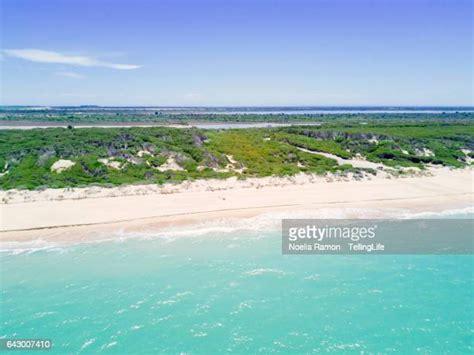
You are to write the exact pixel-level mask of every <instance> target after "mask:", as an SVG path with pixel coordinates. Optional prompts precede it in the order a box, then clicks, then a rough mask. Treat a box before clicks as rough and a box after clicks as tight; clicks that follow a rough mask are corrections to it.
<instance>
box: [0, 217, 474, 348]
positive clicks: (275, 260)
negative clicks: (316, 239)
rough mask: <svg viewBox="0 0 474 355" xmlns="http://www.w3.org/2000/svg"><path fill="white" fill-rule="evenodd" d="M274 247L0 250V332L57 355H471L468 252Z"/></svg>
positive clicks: (105, 245) (259, 242) (153, 241)
mask: <svg viewBox="0 0 474 355" xmlns="http://www.w3.org/2000/svg"><path fill="white" fill-rule="evenodd" d="M463 217H464V218H466V215H464V216H463ZM467 217H468V218H472V217H473V216H472V215H469V216H467ZM280 238H281V235H280V232H278V231H271V232H270V231H267V232H265V231H259V230H253V231H252V230H233V231H231V230H225V231H222V230H220V231H219V230H214V231H212V230H211V231H209V233H193V231H192V230H190V231H188V232H187V233H184V234H183V235H179V236H176V235H175V236H168V237H167V236H166V235H161V236H160V237H155V236H154V235H153V233H148V234H146V235H141V236H133V238H121V239H120V240H118V241H108V242H100V243H91V244H78V245H72V246H68V247H63V248H57V247H56V248H47V249H43V250H37V251H29V252H21V253H18V252H12V251H11V250H10V251H4V252H2V254H1V309H0V311H1V313H0V314H1V320H0V321H1V332H0V335H1V337H2V338H30V337H31V338H47V339H52V341H53V344H54V345H53V346H54V347H53V350H52V353H58V354H65V353H89V352H99V351H103V352H109V353H120V354H131V353H157V352H160V353H170V354H177V353H187V354H194V353H196V354H197V353H201V354H216V353H223V352H233V353H258V352H260V353H272V352H281V353H308V352H344V353H351V352H357V353H360V352H364V353H390V352H394V353H402V354H409V353H415V352H419V353H449V352H451V353H456V354H458V353H469V352H471V353H472V351H473V349H474V321H473V319H474V297H473V296H474V289H473V285H474V283H473V270H474V257H473V256H408V255H406V256H389V255H379V256H373V255H371V256H365V255H359V256H340V255H336V256H318V255H311V256H283V255H281V239H280ZM49 353H51V352H49Z"/></svg>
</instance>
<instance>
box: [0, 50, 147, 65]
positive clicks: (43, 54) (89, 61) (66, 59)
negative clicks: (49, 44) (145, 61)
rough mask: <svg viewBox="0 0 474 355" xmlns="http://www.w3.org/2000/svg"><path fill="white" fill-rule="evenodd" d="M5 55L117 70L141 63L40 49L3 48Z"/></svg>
mask: <svg viewBox="0 0 474 355" xmlns="http://www.w3.org/2000/svg"><path fill="white" fill-rule="evenodd" d="M3 53H5V54H6V55H7V56H10V57H15V58H21V59H24V60H29V61H32V62H38V63H51V64H66V65H76V66H81V67H105V68H111V69H118V70H130V69H138V68H140V67H141V65H135V64H117V63H110V62H104V61H101V60H99V59H97V58H94V57H89V56H79V55H66V54H62V53H58V52H52V51H44V50H42V49H5V50H4V51H3Z"/></svg>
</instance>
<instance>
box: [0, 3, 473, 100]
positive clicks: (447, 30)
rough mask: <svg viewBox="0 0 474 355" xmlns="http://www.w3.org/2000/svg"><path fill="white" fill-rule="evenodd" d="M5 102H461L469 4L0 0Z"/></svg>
mask: <svg viewBox="0 0 474 355" xmlns="http://www.w3.org/2000/svg"><path fill="white" fill-rule="evenodd" d="M0 1H1V6H2V15H1V16H2V21H1V23H2V24H1V32H2V38H1V39H2V45H1V47H2V52H1V58H0V65H1V96H0V97H1V103H2V104H9V105H18V104H31V105H78V104H97V105H161V106H166V105H216V106H224V105H316V106H317V105H473V104H474V98H473V68H472V65H473V64H472V63H473V48H472V39H473V38H472V34H473V27H472V26H473V25H472V23H473V22H472V21H473V18H472V17H473V13H472V10H473V9H472V1H470V0H443V1H441V0H372V1H368V0H351V1H350V0H324V1H323V0H313V1H309V0H306V1H301V0H286V1H283V0H280V1H277V0H240V1H236V0H214V1H209V0H192V1H190V0H169V1H160V0H155V1H151V0H133V1H132V0H80V1H79V0H41V1H38V0H0Z"/></svg>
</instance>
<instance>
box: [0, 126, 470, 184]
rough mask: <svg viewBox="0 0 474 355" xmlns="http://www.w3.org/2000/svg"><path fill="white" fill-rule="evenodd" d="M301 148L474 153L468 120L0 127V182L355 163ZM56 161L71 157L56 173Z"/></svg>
mask: <svg viewBox="0 0 474 355" xmlns="http://www.w3.org/2000/svg"><path fill="white" fill-rule="evenodd" d="M300 148H304V150H309V151H314V152H324V153H329V154H333V155H335V156H338V157H341V158H345V159H350V158H356V157H359V156H362V157H365V158H366V159H367V160H370V161H373V162H380V163H383V164H384V165H386V166H390V167H409V166H411V167H418V168H421V169H423V168H424V167H425V166H426V164H437V165H444V166H451V167H463V166H466V164H467V162H468V161H470V158H472V151H474V122H473V121H471V120H468V121H465V122H451V123H448V122H443V121H438V122H431V123H425V122H411V123H406V122H394V121H387V122H381V121H378V122H376V123H372V124H361V123H360V122H349V123H340V122H333V123H326V124H322V125H321V126H291V127H280V128H258V129H240V130H239V129H229V130H202V129H196V128H189V129H176V128H165V127H153V128H81V129H65V128H48V129H32V130H0V174H1V175H0V188H1V189H5V190H6V189H12V188H20V189H37V188H43V187H56V188H59V187H73V186H86V185H91V184H100V185H121V184H132V183H156V184H163V183H165V182H180V181H184V180H192V179H206V178H227V177H231V176H237V177H238V178H245V177H261V176H270V175H276V176H284V175H294V174H297V173H298V172H311V173H316V174H325V173H326V172H332V173H345V172H348V171H351V172H356V173H357V172H358V171H360V169H355V168H353V167H352V166H351V165H349V164H343V165H338V164H337V162H336V160H334V159H330V158H327V157H324V156H322V155H319V154H313V153H311V152H307V151H302V150H301V149H300ZM463 149H464V150H465V152H466V151H467V152H468V153H465V152H463V151H462V150H463ZM59 160H68V161H71V162H73V163H74V165H73V166H72V167H70V168H68V169H65V170H64V171H62V172H57V171H54V170H55V169H54V167H53V165H54V164H55V163H57V162H58V161H59ZM371 173H375V172H374V171H371Z"/></svg>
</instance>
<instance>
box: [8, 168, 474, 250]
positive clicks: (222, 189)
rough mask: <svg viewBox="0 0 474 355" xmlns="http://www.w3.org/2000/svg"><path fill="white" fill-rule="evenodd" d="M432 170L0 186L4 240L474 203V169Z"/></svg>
mask: <svg viewBox="0 0 474 355" xmlns="http://www.w3.org/2000/svg"><path fill="white" fill-rule="evenodd" d="M431 173H432V176H418V177H404V178H391V179H388V178H386V177H380V176H377V177H374V178H372V179H371V180H367V179H366V180H363V181H355V180H353V179H347V178H346V179H339V181H337V179H332V178H331V179H328V178H321V177H316V176H311V175H299V176H296V177H292V178H264V179H247V180H236V179H229V180H210V181H196V182H188V183H183V184H180V185H164V186H156V185H141V186H125V187H116V188H108V189H107V188H100V187H89V188H80V189H79V188H76V189H57V190H53V189H48V190H44V191H15V190H13V191H2V192H1V193H0V199H1V200H2V204H1V205H0V208H1V213H0V217H1V225H0V227H1V234H0V240H1V241H2V242H5V241H18V240H32V239H33V238H37V237H38V236H41V237H42V238H45V239H58V240H63V239H67V238H81V239H82V238H87V236H86V235H87V234H91V233H94V232H97V231H102V230H111V229H112V230H113V229H117V228H121V229H122V230H130V231H134V230H145V229H150V228H151V229H155V228H161V227H164V226H174V225H179V224H183V223H200V222H203V221H209V220H213V219H219V218H229V217H252V216H256V215H258V214H262V213H267V212H271V211H278V212H279V213H281V214H282V215H284V214H285V213H294V212H295V211H307V212H313V213H315V212H317V211H318V210H320V209H327V208H350V209H351V210H352V211H353V217H355V218H357V217H359V218H361V217H364V216H361V215H358V214H357V211H358V209H361V210H362V209H364V210H367V209H372V210H376V211H384V210H387V211H388V210H390V211H393V210H400V211H415V212H421V211H442V210H446V209H451V208H465V207H471V206H473V201H474V200H473V190H474V185H473V184H474V179H473V177H474V175H473V170H472V169H463V170H449V169H433V170H432V172H431ZM371 217H377V215H374V216H371ZM379 217H380V216H379Z"/></svg>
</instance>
